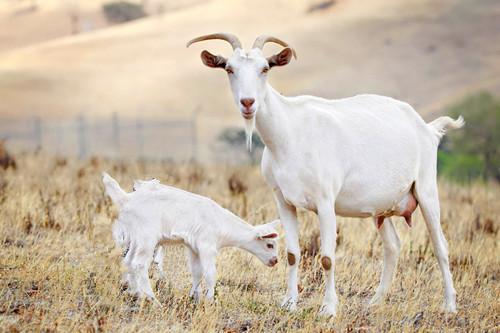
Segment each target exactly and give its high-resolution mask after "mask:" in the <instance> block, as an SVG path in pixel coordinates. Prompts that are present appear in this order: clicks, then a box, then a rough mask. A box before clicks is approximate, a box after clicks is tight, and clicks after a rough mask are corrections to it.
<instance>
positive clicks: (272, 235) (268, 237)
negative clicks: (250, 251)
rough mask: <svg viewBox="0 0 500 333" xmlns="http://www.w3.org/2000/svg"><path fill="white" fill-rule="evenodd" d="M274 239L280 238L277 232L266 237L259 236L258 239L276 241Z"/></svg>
mask: <svg viewBox="0 0 500 333" xmlns="http://www.w3.org/2000/svg"><path fill="white" fill-rule="evenodd" d="M274 238H278V234H277V233H275V232H272V233H270V234H266V235H259V236H258V239H274Z"/></svg>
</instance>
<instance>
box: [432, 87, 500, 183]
mask: <svg viewBox="0 0 500 333" xmlns="http://www.w3.org/2000/svg"><path fill="white" fill-rule="evenodd" d="M449 114H450V115H451V116H452V117H455V118H456V117H458V116H459V115H463V117H464V118H465V121H466V124H465V126H464V127H463V128H462V129H460V130H457V131H452V132H450V134H449V135H448V136H446V137H445V140H443V143H442V145H441V152H440V157H439V158H440V170H441V171H442V172H443V173H444V174H446V175H448V176H451V177H452V178H456V179H459V180H460V179H461V178H462V177H466V178H469V179H472V178H477V177H483V178H485V179H496V180H497V181H500V100H498V99H497V98H495V97H494V96H492V95H491V94H489V93H485V92H482V93H479V94H476V95H472V96H469V97H467V98H465V99H464V100H463V101H462V102H460V103H458V104H456V105H454V106H452V107H451V108H450V110H449Z"/></svg>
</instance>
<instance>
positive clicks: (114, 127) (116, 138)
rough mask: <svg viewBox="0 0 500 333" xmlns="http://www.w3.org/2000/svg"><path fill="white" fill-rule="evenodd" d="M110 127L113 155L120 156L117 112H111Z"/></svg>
mask: <svg viewBox="0 0 500 333" xmlns="http://www.w3.org/2000/svg"><path fill="white" fill-rule="evenodd" d="M111 128H112V132H113V143H114V146H115V157H119V156H120V123H119V120H118V113H116V112H113V115H112V117H111Z"/></svg>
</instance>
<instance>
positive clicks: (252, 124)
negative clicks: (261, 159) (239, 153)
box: [245, 117, 255, 151]
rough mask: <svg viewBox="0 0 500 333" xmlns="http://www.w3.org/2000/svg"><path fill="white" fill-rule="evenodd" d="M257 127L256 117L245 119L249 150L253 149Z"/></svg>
mask: <svg viewBox="0 0 500 333" xmlns="http://www.w3.org/2000/svg"><path fill="white" fill-rule="evenodd" d="M254 128H255V117H252V119H245V136H246V144H247V149H248V151H252V135H253V130H254Z"/></svg>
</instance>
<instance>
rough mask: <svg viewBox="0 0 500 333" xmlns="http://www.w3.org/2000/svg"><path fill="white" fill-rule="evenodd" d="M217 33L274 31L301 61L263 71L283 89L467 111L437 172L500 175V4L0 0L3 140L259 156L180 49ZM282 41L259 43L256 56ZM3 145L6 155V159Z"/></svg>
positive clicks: (154, 153)
mask: <svg viewBox="0 0 500 333" xmlns="http://www.w3.org/2000/svg"><path fill="white" fill-rule="evenodd" d="M219 31H227V32H232V33H234V34H236V35H238V36H239V37H240V38H241V40H242V42H243V43H244V46H246V47H249V46H250V45H251V44H252V42H253V40H254V39H255V37H256V36H258V35H260V34H271V35H276V36H278V37H280V38H281V39H283V40H285V41H287V42H289V43H290V44H291V45H292V46H293V47H294V48H295V49H296V51H297V54H298V60H297V61H292V62H291V63H290V65H288V66H286V67H284V68H279V69H276V70H273V71H272V73H271V74H270V76H269V80H270V82H271V84H272V85H273V86H274V87H275V88H276V89H277V90H278V91H280V92H282V93H283V94H285V95H288V96H293V95H298V94H313V95H318V96H322V97H325V98H340V97H347V96H351V95H355V94H361V93H376V94H383V95H388V96H391V97H394V98H397V99H401V100H403V101H406V102H409V103H410V104H412V105H413V106H414V107H415V109H416V110H417V111H418V112H419V113H420V114H421V115H422V117H423V118H424V119H425V120H426V121H429V120H432V119H434V118H436V117H438V116H440V115H443V114H450V115H458V114H463V115H464V117H465V119H466V121H467V127H466V128H465V129H463V130H461V131H456V133H453V135H450V136H449V137H446V138H447V139H446V141H445V142H444V143H443V144H442V150H441V152H440V155H439V166H440V170H441V172H442V173H444V174H447V175H449V176H451V177H455V178H458V179H473V178H477V177H482V178H492V179H497V180H500V169H499V165H500V157H499V155H500V152H499V148H498V147H499V146H500V134H499V128H500V102H499V97H498V96H499V95H500V2H499V1H497V0H476V1H473V0H439V1H438V0H434V1H430V0H405V1H397V0H370V1H355V0H275V1H268V0H254V1H245V0H231V1H229V0H211V1H209V0H175V1H174V0H142V1H133V0H128V1H113V0H107V1H102V0H0V139H3V140H4V141H3V143H2V147H3V148H0V160H1V159H2V156H1V155H2V154H4V155H5V154H6V150H5V149H6V148H5V147H7V148H8V149H9V150H10V151H11V152H15V153H17V152H28V151H36V150H41V151H43V152H46V153H49V154H53V155H57V156H64V157H79V158H89V157H92V156H99V157H107V158H113V159H126V158H132V159H136V158H140V159H151V160H167V161H174V162H188V161H195V162H198V163H203V164H218V163H231V164H240V163H256V162H258V161H259V159H260V154H261V150H262V146H261V143H260V141H259V140H258V138H257V137H256V139H255V141H254V146H255V147H257V149H254V150H253V151H252V152H251V153H250V152H247V151H246V150H245V148H244V146H245V145H244V134H243V131H242V120H241V118H240V116H239V114H238V112H237V110H236V107H235V106H234V105H233V99H232V96H231V94H230V89H229V85H228V82H227V78H226V75H225V73H224V72H223V71H217V70H210V69H208V68H207V67H205V66H203V64H202V63H201V61H200V57H199V54H200V52H201V51H202V50H203V49H208V50H210V51H211V52H213V53H216V54H217V53H219V54H223V55H226V56H227V55H229V54H230V52H231V48H230V46H229V45H228V44H227V43H224V42H221V41H209V42H205V43H203V45H202V44H195V45H193V46H192V47H191V48H189V49H187V48H186V47H185V45H186V42H187V41H188V40H190V39H191V38H193V37H196V36H198V35H202V34H207V33H212V32H219ZM278 50H279V48H278V47H276V46H273V45H268V46H266V49H265V53H268V54H272V53H274V52H276V51H278ZM2 152H3V153H2Z"/></svg>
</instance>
